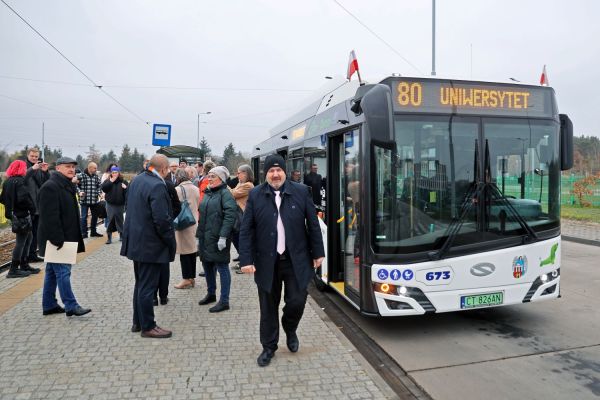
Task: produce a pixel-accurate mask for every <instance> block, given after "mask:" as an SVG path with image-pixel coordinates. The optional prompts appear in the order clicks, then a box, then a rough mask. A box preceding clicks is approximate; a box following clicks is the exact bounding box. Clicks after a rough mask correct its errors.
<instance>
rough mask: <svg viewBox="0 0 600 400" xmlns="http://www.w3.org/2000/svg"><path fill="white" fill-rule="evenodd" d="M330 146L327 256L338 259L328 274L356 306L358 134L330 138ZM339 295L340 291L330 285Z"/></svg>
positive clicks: (358, 281) (334, 261) (357, 285)
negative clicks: (340, 284)
mask: <svg viewBox="0 0 600 400" xmlns="http://www.w3.org/2000/svg"><path fill="white" fill-rule="evenodd" d="M331 140H332V143H331V146H328V147H329V149H331V153H330V155H331V160H332V165H331V167H332V168H331V174H330V175H329V181H330V182H331V184H330V186H329V187H330V188H331V189H332V197H331V199H332V201H331V203H330V204H331V208H332V211H333V212H332V213H331V214H332V216H331V219H330V223H331V225H329V226H330V227H335V229H331V228H330V229H329V232H330V237H329V238H328V239H329V240H328V242H329V243H331V244H332V245H331V247H330V249H329V250H330V252H329V253H328V254H336V255H338V256H337V258H336V259H335V260H333V259H332V261H333V264H334V265H335V267H334V268H332V272H333V273H336V278H337V279H332V281H333V282H336V281H337V282H343V283H344V285H343V288H344V291H343V293H344V294H345V295H346V296H347V297H349V298H350V299H352V300H353V301H354V302H355V303H356V304H359V301H358V299H359V288H360V271H359V267H360V251H359V248H360V246H359V242H358V238H359V221H360V213H361V209H360V198H359V194H360V179H359V170H360V168H359V167H360V166H359V160H360V158H359V147H360V141H359V137H358V130H353V131H350V132H346V133H344V134H342V135H339V136H336V137H333V138H332V139H331ZM333 286H334V287H336V289H338V291H340V290H339V289H341V287H340V286H339V284H338V286H336V285H335V284H334V285H333Z"/></svg>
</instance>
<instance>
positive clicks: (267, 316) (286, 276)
mask: <svg viewBox="0 0 600 400" xmlns="http://www.w3.org/2000/svg"><path fill="white" fill-rule="evenodd" d="M282 283H283V285H284V286H285V290H284V294H283V300H284V302H285V306H284V307H283V316H282V317H281V326H282V327H283V330H284V332H286V333H292V332H296V329H297V328H298V324H299V323H300V319H301V318H302V314H303V313H304V306H305V305H306V296H307V294H308V292H307V290H306V288H304V289H300V287H299V286H298V280H297V279H296V275H295V274H294V269H293V267H292V263H291V262H290V261H289V259H288V260H280V261H278V262H277V265H275V272H274V276H273V286H272V287H271V292H270V293H269V292H267V291H264V290H262V289H261V288H260V287H259V288H258V301H259V303H260V343H261V344H262V346H263V348H265V349H271V350H277V342H279V303H280V301H281V285H282Z"/></svg>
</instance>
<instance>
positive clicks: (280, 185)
mask: <svg viewBox="0 0 600 400" xmlns="http://www.w3.org/2000/svg"><path fill="white" fill-rule="evenodd" d="M264 171H265V175H266V176H265V177H266V182H265V183H263V184H262V185H259V186H257V187H255V188H254V189H253V190H252V191H251V192H250V195H249V197H248V202H247V204H246V209H245V211H244V218H243V221H242V226H241V230H240V265H241V266H242V268H241V270H242V272H244V273H254V274H255V275H254V280H255V282H256V285H257V286H258V298H259V303H260V342H261V344H262V346H263V351H262V353H261V354H260V355H259V356H258V359H257V363H258V365H259V366H261V367H264V366H267V365H268V364H269V363H270V362H271V358H273V356H274V355H275V351H276V350H277V342H278V341H279V316H278V314H279V302H280V300H281V286H282V283H283V284H284V285H285V294H284V299H285V307H284V308H283V317H282V318H281V324H282V327H283V330H284V331H285V333H286V336H287V341H286V343H287V347H288V349H289V350H290V351H291V352H293V353H295V352H296V351H298V347H299V341H298V336H297V335H296V329H297V328H298V324H299V323H300V319H301V318H302V314H303V312H304V306H305V304H306V296H307V286H308V283H309V282H310V280H311V278H312V276H313V274H314V268H318V267H319V266H320V265H321V263H322V262H323V259H324V257H325V250H324V248H323V238H322V237H321V229H320V227H319V221H318V220H317V214H316V210H315V206H314V204H313V202H312V197H311V196H310V193H309V190H308V187H306V186H305V185H302V184H299V183H295V182H291V181H286V179H285V161H284V160H283V158H282V157H281V156H279V155H271V156H269V157H267V158H266V160H265V164H264Z"/></svg>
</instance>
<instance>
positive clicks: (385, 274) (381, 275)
mask: <svg viewBox="0 0 600 400" xmlns="http://www.w3.org/2000/svg"><path fill="white" fill-rule="evenodd" d="M377 277H378V278H379V279H381V280H384V279H387V277H388V272H387V269H380V270H379V271H377Z"/></svg>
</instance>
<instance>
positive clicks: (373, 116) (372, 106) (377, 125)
mask: <svg viewBox="0 0 600 400" xmlns="http://www.w3.org/2000/svg"><path fill="white" fill-rule="evenodd" d="M360 108H361V109H362V111H363V113H364V114H365V122H366V124H367V127H368V129H369V133H370V134H371V138H372V139H374V140H379V141H388V140H393V138H394V123H393V110H392V91H391V90H390V87H389V86H387V85H382V84H376V85H373V86H372V87H371V88H370V89H369V91H368V92H366V93H365V94H364V95H363V96H362V99H361V102H360Z"/></svg>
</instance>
